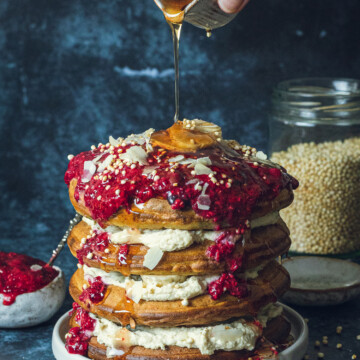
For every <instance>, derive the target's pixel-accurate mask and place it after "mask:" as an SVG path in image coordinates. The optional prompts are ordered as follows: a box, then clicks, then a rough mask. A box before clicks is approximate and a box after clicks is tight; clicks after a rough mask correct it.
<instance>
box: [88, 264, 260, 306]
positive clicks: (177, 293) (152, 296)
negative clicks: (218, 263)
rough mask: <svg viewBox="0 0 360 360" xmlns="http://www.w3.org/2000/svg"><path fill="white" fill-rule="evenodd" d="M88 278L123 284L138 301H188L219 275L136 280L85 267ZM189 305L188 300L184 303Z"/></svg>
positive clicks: (247, 275)
mask: <svg viewBox="0 0 360 360" xmlns="http://www.w3.org/2000/svg"><path fill="white" fill-rule="evenodd" d="M261 268H262V267H260V266H259V267H257V268H255V269H252V270H248V271H246V272H245V273H244V278H245V279H254V278H256V277H257V276H258V273H259V271H260V270H261ZM83 270H84V277H85V279H87V278H88V277H93V278H94V277H97V276H100V277H101V280H102V281H103V282H104V283H105V284H107V285H115V286H119V287H121V288H123V289H125V291H126V296H127V297H128V298H130V299H132V300H133V301H134V302H136V303H138V302H139V301H140V300H145V301H175V300H187V299H192V298H194V297H196V296H199V295H202V294H205V293H206V291H207V286H208V285H209V284H210V283H211V282H212V281H214V280H216V279H218V278H219V275H211V276H180V275H166V276H158V275H142V276H141V280H133V279H132V278H130V277H128V276H123V275H122V274H121V273H120V272H116V271H113V272H106V271H104V270H101V269H97V268H92V267H88V266H86V265H84V266H83ZM184 304H186V302H184Z"/></svg>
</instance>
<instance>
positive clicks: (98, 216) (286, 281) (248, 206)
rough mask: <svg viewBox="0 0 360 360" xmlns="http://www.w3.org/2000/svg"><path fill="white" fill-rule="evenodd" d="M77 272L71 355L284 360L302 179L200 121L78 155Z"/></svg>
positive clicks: (74, 178)
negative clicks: (289, 261)
mask: <svg viewBox="0 0 360 360" xmlns="http://www.w3.org/2000/svg"><path fill="white" fill-rule="evenodd" d="M65 181H66V183H67V184H68V186H69V194H70V200H71V202H72V204H73V206H74V208H75V210H76V211H77V212H78V213H80V214H81V215H83V220H82V221H81V222H80V223H79V224H78V225H76V226H75V227H74V229H73V230H72V232H71V234H70V235H69V238H68V245H69V247H70V250H71V252H72V254H73V255H74V256H75V257H77V258H78V260H79V264H78V270H77V271H76V272H75V274H74V275H73V277H72V279H71V282H70V294H71V296H72V297H73V299H74V301H75V303H74V311H73V312H72V316H71V319H70V325H71V327H72V329H71V330H70V332H69V334H68V335H67V348H68V350H69V351H70V352H75V353H79V354H83V355H84V354H85V355H87V356H88V357H89V358H92V359H110V358H111V359H154V360H155V359H179V360H180V359H181V360H185V359H237V360H239V359H249V358H250V359H258V358H276V354H277V351H278V350H277V349H278V346H279V345H281V346H283V345H284V344H286V343H288V341H289V331H290V325H289V323H288V321H287V320H286V319H285V318H284V316H283V315H282V309H281V307H279V306H278V305H275V304H274V303H275V302H276V300H277V298H278V297H279V296H281V295H282V294H283V293H284V292H285V291H286V290H287V289H288V288H289V285H290V278H289V275H288V273H287V272H286V270H285V269H284V268H283V267H282V266H281V265H279V264H278V262H277V261H276V259H277V258H278V257H279V256H281V255H283V254H284V253H286V252H287V251H288V249H289V246H290V238H289V231H288V229H287V227H286V225H285V223H284V222H283V221H282V220H281V218H280V216H279V210H280V209H282V208H284V207H287V206H289V205H290V203H291V202H292V200H293V192H292V190H293V188H296V187H297V182H296V180H295V179H294V178H292V177H291V176H290V175H288V174H287V173H286V171H285V170H284V169H282V168H281V167H279V166H277V165H275V164H273V163H271V162H269V161H267V160H266V159H265V157H264V154H262V153H257V152H256V150H255V149H254V148H250V147H248V146H241V145H239V144H238V143H237V142H235V141H225V140H223V139H222V136H221V129H220V128H219V127H218V126H216V125H214V124H211V123H206V122H204V121H200V120H192V121H186V120H184V121H183V122H178V123H176V124H175V125H173V126H172V127H171V128H170V129H168V130H165V131H159V132H154V131H153V130H152V129H151V130H148V131H147V132H145V133H143V134H140V135H130V136H129V137H127V138H125V139H122V138H119V139H114V138H112V137H110V139H109V143H108V144H99V145H98V147H95V146H92V148H91V151H88V152H84V153H81V154H79V155H77V156H75V157H73V156H71V157H70V163H69V167H68V170H67V172H66V175H65Z"/></svg>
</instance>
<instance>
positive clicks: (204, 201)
mask: <svg viewBox="0 0 360 360" xmlns="http://www.w3.org/2000/svg"><path fill="white" fill-rule="evenodd" d="M196 203H197V206H198V208H199V209H200V210H210V205H211V200H210V196H209V195H200V196H199V197H198V199H197V202H196Z"/></svg>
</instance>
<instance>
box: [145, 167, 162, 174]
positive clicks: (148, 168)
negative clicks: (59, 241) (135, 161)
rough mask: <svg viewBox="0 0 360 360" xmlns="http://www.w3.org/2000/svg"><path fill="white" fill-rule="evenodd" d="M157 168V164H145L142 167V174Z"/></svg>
mask: <svg viewBox="0 0 360 360" xmlns="http://www.w3.org/2000/svg"><path fill="white" fill-rule="evenodd" d="M157 168H159V166H157V165H151V166H146V167H145V168H144V169H143V172H142V174H143V175H148V174H151V173H152V172H153V171H154V170H156V169H157Z"/></svg>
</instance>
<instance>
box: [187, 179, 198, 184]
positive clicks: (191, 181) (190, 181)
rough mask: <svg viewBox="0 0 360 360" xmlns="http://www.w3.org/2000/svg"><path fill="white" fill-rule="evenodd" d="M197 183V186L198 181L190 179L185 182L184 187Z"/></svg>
mask: <svg viewBox="0 0 360 360" xmlns="http://www.w3.org/2000/svg"><path fill="white" fill-rule="evenodd" d="M195 183H198V184H199V179H195V178H194V179H191V180H189V181H187V182H186V185H191V184H195Z"/></svg>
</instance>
